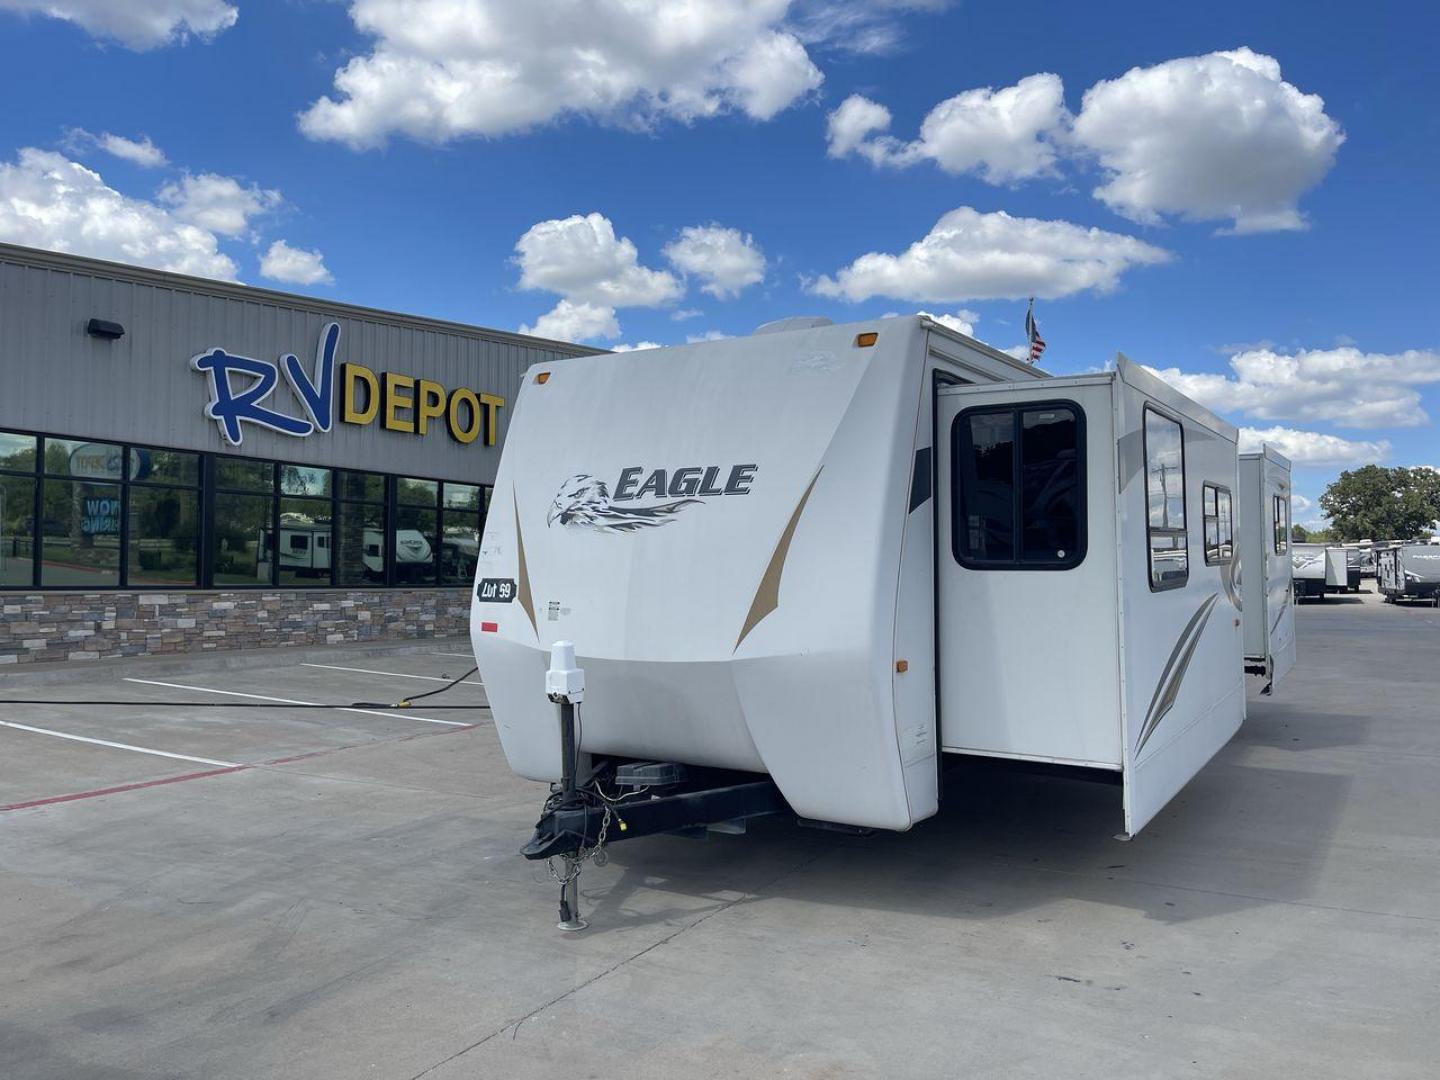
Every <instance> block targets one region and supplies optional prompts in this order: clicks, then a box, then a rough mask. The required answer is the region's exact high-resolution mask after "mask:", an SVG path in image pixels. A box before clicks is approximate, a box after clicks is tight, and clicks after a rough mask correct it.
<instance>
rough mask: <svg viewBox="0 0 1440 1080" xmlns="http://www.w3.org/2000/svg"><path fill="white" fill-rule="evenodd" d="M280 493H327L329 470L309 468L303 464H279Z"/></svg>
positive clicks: (328, 491)
mask: <svg viewBox="0 0 1440 1080" xmlns="http://www.w3.org/2000/svg"><path fill="white" fill-rule="evenodd" d="M280 493H281V494H282V495H329V494H330V470H329V469H311V468H307V467H306V466H304V465H281V466H280Z"/></svg>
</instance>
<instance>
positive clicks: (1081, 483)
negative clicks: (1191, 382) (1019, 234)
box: [471, 317, 1245, 857]
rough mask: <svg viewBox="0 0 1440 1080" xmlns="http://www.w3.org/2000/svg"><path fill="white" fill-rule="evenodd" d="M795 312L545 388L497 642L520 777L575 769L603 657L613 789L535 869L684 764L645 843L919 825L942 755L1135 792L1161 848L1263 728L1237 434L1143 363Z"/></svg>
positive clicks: (525, 450) (560, 378) (555, 809)
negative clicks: (1189, 791)
mask: <svg viewBox="0 0 1440 1080" xmlns="http://www.w3.org/2000/svg"><path fill="white" fill-rule="evenodd" d="M787 322H788V325H787V326H785V327H783V328H781V329H780V330H778V331H775V332H768V333H767V332H763V331H764V330H765V329H766V328H762V332H759V333H757V334H755V335H754V336H751V337H749V338H741V339H730V340H725V341H720V342H713V343H704V344H696V345H688V346H678V347H675V348H666V349H654V350H645V351H637V352H629V353H625V354H622V355H603V356H595V357H584V358H579V359H574V360H564V361H558V362H546V363H541V364H537V365H536V366H535V367H533V368H532V369H531V370H530V373H529V374H528V376H527V378H526V380H525V384H524V386H523V387H522V389H521V391H520V394H519V395H518V398H517V400H516V401H515V404H514V411H513V413H512V416H511V421H510V428H509V433H508V435H507V437H506V442H505V449H504V453H503V456H502V459H501V463H500V469H499V474H498V477H497V481H496V487H495V494H494V497H493V500H492V505H491V509H490V512H489V516H488V518H487V520H486V525H485V533H484V539H483V541H482V544H481V550H480V553H479V560H478V567H477V570H476V590H475V597H474V600H473V607H472V612H471V628H472V638H473V645H474V650H475V655H476V660H477V663H478V665H479V668H480V672H481V676H482V678H483V680H484V682H485V686H486V690H487V693H488V695H489V700H490V703H491V708H492V709H493V712H494V717H495V724H496V728H497V730H498V733H499V736H500V740H501V744H502V746H503V748H504V751H505V755H506V757H507V759H508V760H509V763H510V766H511V768H512V769H514V770H515V771H516V772H517V773H519V774H520V775H522V776H526V777H529V778H532V779H536V780H549V781H555V780H556V779H557V778H561V777H562V770H563V769H564V768H565V767H567V766H571V767H573V766H574V761H573V760H571V759H569V758H568V757H564V756H562V753H561V744H562V741H561V740H562V731H561V727H562V725H560V724H557V720H556V714H555V709H554V706H553V705H552V704H551V702H550V701H549V700H547V699H546V697H545V696H544V693H543V691H542V687H543V686H544V677H545V671H546V657H547V653H548V651H549V649H550V646H551V644H552V643H554V642H556V641H558V640H560V639H565V640H567V641H573V642H574V645H575V650H576V652H577V653H578V655H579V661H578V662H579V665H580V667H581V668H583V670H584V673H585V679H586V682H587V684H588V685H587V686H586V689H585V695H586V696H585V698H584V705H583V714H582V716H581V718H580V722H579V725H578V728H577V737H578V739H579V743H580V745H579V751H580V752H581V753H582V754H584V755H589V757H587V758H586V759H585V760H586V761H588V762H589V764H588V765H581V766H580V767H579V772H580V773H581V774H582V780H583V777H584V776H585V775H589V773H588V772H587V771H588V770H594V774H593V775H594V777H596V779H595V787H596V789H597V790H596V791H595V792H592V794H591V796H590V797H589V798H588V799H587V798H586V797H585V792H584V791H580V792H579V793H578V795H577V799H578V800H579V801H572V802H571V803H570V804H568V805H557V803H556V800H555V799H552V801H551V802H550V803H547V806H546V812H545V815H544V817H542V820H541V823H540V826H539V827H538V828H537V834H536V837H535V838H534V839H533V840H532V841H531V844H530V845H527V847H526V849H525V853H526V854H527V855H529V856H531V857H543V856H547V855H553V854H573V853H575V852H576V851H579V850H582V849H583V848H584V847H585V846H586V845H590V844H593V843H595V841H596V839H597V833H598V831H599V829H600V828H601V827H602V825H601V822H602V819H603V820H606V821H608V820H609V815H610V811H611V809H613V808H614V804H613V802H612V801H610V800H612V799H613V798H614V796H615V793H616V791H617V790H619V789H631V788H635V789H636V790H638V787H636V785H639V784H642V783H650V784H658V783H660V782H661V779H660V778H662V777H663V778H667V780H666V782H668V781H670V780H674V779H676V778H678V777H681V776H688V777H689V778H690V780H691V784H690V786H689V787H685V785H681V786H680V788H677V789H675V790H677V791H678V792H679V793H678V794H676V795H675V796H674V797H673V798H671V797H665V798H653V797H649V798H640V799H636V800H635V801H632V802H626V803H625V804H624V807H625V808H624V810H623V820H624V822H625V825H624V828H625V832H624V835H626V836H636V835H643V834H644V833H646V832H656V831H665V830H666V829H673V828H677V827H679V826H681V825H690V826H693V825H703V824H706V823H707V822H715V821H729V820H731V819H740V818H744V817H746V816H750V815H754V814H757V813H763V812H772V811H775V810H778V809H783V808H784V807H785V806H788V807H789V808H790V809H793V810H794V812H795V813H796V814H798V815H799V816H800V817H801V818H802V819H809V820H812V821H816V822H823V823H834V824H839V825H843V826H852V827H861V828H883V829H897V830H899V829H907V828H909V827H910V826H912V825H914V824H915V823H916V822H919V821H922V820H924V819H925V818H928V817H930V816H931V815H933V814H934V813H935V812H936V810H937V807H938V805H939V800H940V794H941V791H940V772H941V769H940V766H941V762H942V759H943V758H944V756H945V755H964V756H969V757H986V758H1005V759H1013V760H1017V761H1022V762H1032V763H1042V764H1044V765H1047V766H1068V767H1074V768H1076V769H1083V770H1089V771H1092V772H1097V773H1101V774H1105V775H1108V776H1111V777H1114V778H1115V779H1117V780H1119V781H1121V782H1122V784H1123V800H1121V801H1122V802H1123V831H1124V832H1125V833H1126V834H1134V833H1136V832H1138V831H1139V830H1140V829H1141V828H1142V827H1143V826H1144V825H1145V824H1146V823H1147V822H1148V821H1150V819H1151V818H1153V817H1154V816H1155V814H1156V813H1157V812H1158V811H1159V810H1160V809H1161V808H1162V807H1163V806H1164V805H1165V804H1166V803H1167V802H1168V801H1169V800H1170V798H1171V797H1172V796H1173V795H1175V793H1176V792H1177V791H1179V790H1180V788H1181V787H1182V786H1183V785H1184V784H1185V783H1186V782H1187V781H1188V780H1189V779H1190V778H1191V777H1192V776H1194V775H1195V773H1196V772H1197V771H1199V769H1200V768H1201V767H1202V766H1203V765H1204V764H1205V763H1206V762H1207V761H1208V760H1209V759H1210V758H1211V756H1212V755H1214V754H1215V752H1216V751H1217V750H1218V749H1220V747H1222V746H1223V745H1224V744H1225V743H1226V741H1227V740H1229V738H1230V737H1231V735H1233V734H1234V732H1235V730H1236V729H1237V728H1238V727H1239V725H1240V723H1241V721H1242V719H1243V717H1244V714H1245V692H1244V664H1243V651H1244V649H1243V642H1242V633H1241V620H1240V606H1241V602H1240V597H1239V592H1238V589H1237V585H1236V582H1235V569H1236V564H1235V542H1234V535H1233V514H1230V513H1229V511H1230V503H1231V499H1230V493H1231V492H1233V491H1236V490H1238V455H1237V452H1236V431H1235V429H1234V428H1233V427H1231V426H1230V425H1229V424H1227V423H1225V422H1224V421H1223V420H1220V419H1218V418H1217V417H1215V416H1214V415H1212V414H1211V413H1210V412H1208V411H1207V410H1205V409H1204V408H1202V407H1201V406H1199V405H1197V404H1196V403H1195V402H1193V401H1191V400H1189V399H1188V398H1186V397H1185V396H1183V395H1182V394H1180V393H1179V392H1178V391H1176V390H1174V389H1173V388H1171V387H1170V386H1168V385H1167V384H1165V383H1164V382H1162V381H1161V380H1159V379H1158V378H1156V377H1155V376H1153V375H1151V374H1149V373H1148V372H1147V371H1145V370H1144V369H1143V368H1141V367H1139V366H1138V365H1136V364H1132V363H1130V362H1129V361H1127V360H1125V359H1124V358H1123V357H1122V358H1120V359H1119V360H1118V363H1117V368H1116V370H1114V371H1111V372H1106V373H1099V374H1092V375H1082V376H1075V377H1068V378H1048V377H1045V376H1044V375H1043V373H1041V372H1039V371H1037V370H1036V369H1035V368H1033V367H1031V366H1030V365H1027V364H1024V363H1021V362H1018V361H1015V360H1013V359H1011V358H1010V357H1009V356H1007V355H1005V354H1004V353H1001V352H998V351H997V350H994V349H992V348H990V347H988V346H985V345H982V344H980V343H979V342H976V341H974V340H972V339H970V338H967V337H963V336H961V335H959V334H956V333H953V332H952V331H950V330H947V329H946V328H944V327H941V326H939V325H937V324H936V323H934V322H932V321H930V320H928V319H925V318H923V317H907V318H893V319H885V320H877V321H875V322H870V323H864V324H855V325H848V326H835V325H828V324H824V325H821V324H820V323H823V322H824V321H823V320H806V321H801V322H802V325H800V326H798V327H797V326H795V322H796V321H795V320H790V321H787ZM1221 493H1223V494H1224V505H1225V507H1226V515H1225V516H1223V517H1222V515H1221V514H1220V511H1219V507H1220V502H1221V500H1220V498H1219V496H1220V494H1221ZM1212 494H1213V495H1214V496H1215V498H1214V499H1212V498H1211V496H1212ZM1212 507H1213V508H1214V513H1213V515H1212V514H1211V513H1210V510H1211V508H1212ZM1212 516H1213V518H1214V519H1215V520H1214V521H1213V522H1212V521H1207V520H1206V518H1207V517H1212ZM1212 525H1213V528H1212ZM755 774H760V775H758V776H757V775H755ZM742 781H743V782H742ZM772 782H773V783H772ZM707 785H708V786H707ZM581 787H583V783H582V784H581ZM760 787H763V788H768V789H769V790H772V791H775V792H777V797H776V798H775V799H768V798H766V797H765V796H764V795H763V794H758V795H757V794H756V791H757V790H758V789H759V788H760ZM607 788H608V792H607V790H606V789H607ZM742 789H743V790H742ZM737 793H739V794H737ZM654 794H655V793H654V792H653V791H652V792H651V796H653V795H654ZM779 796H783V801H780V800H779ZM602 800H605V801H604V802H603V803H602ZM582 803H583V805H582ZM661 804H664V806H663V807H662V806H661ZM1117 824H1118V822H1117ZM617 835H619V833H618V831H617V828H611V829H610V831H609V836H610V839H611V840H613V839H615V838H616V836H617Z"/></svg>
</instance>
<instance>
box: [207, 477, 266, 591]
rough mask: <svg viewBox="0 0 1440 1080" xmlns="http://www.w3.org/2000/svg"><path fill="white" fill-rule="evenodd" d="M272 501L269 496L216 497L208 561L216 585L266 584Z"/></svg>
mask: <svg viewBox="0 0 1440 1080" xmlns="http://www.w3.org/2000/svg"><path fill="white" fill-rule="evenodd" d="M274 507H275V502H274V500H273V499H272V498H271V497H270V496H268V495H235V494H230V493H228V492H217V493H216V494H215V520H214V522H213V524H212V526H211V529H210V558H211V567H212V575H213V578H214V581H215V584H216V585H269V584H270V583H271V578H272V569H273V564H274V556H273V554H272V552H271V550H270V543H269V541H270V538H271V537H270V533H271V530H272V527H273V521H272V518H271V511H272V510H273V509H274Z"/></svg>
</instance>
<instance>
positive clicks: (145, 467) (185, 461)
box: [130, 446, 200, 487]
mask: <svg viewBox="0 0 1440 1080" xmlns="http://www.w3.org/2000/svg"><path fill="white" fill-rule="evenodd" d="M130 479H131V480H135V481H139V482H140V483H145V484H177V485H183V486H185V487H195V486H197V485H198V484H199V483H200V455H199V454H187V453H185V452H184V451H181V450H153V449H150V448H149V447H144V446H132V447H131V448H130Z"/></svg>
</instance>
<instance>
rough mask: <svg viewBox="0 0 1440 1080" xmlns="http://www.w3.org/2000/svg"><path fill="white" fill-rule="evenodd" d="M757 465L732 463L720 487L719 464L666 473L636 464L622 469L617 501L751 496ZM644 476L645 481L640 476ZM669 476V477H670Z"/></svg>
mask: <svg viewBox="0 0 1440 1080" xmlns="http://www.w3.org/2000/svg"><path fill="white" fill-rule="evenodd" d="M759 467H760V466H758V465H732V466H731V467H730V475H729V476H728V477H727V478H726V480H725V486H724V487H720V486H718V485H717V483H716V482H717V481H718V480H719V479H720V471H721V467H720V466H719V465H691V466H687V467H685V468H683V469H676V470H674V471H673V472H669V473H667V472H666V470H664V469H653V470H651V471H650V473H649V475H646V471H645V468H644V466H641V465H634V466H631V467H630V468H628V469H621V470H620V481H619V483H617V484H616V485H615V501H616V502H619V501H620V500H621V499H641V498H644V497H645V496H646V495H654V496H657V497H660V498H663V497H665V496H670V497H671V498H681V497H686V496H690V495H748V494H750V484H751V482H752V481H753V480H754V479H755V470H756V469H758V468H759ZM642 476H644V477H645V480H644V482H643V483H642V482H641V480H640V477H642ZM667 478H668V479H667Z"/></svg>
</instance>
